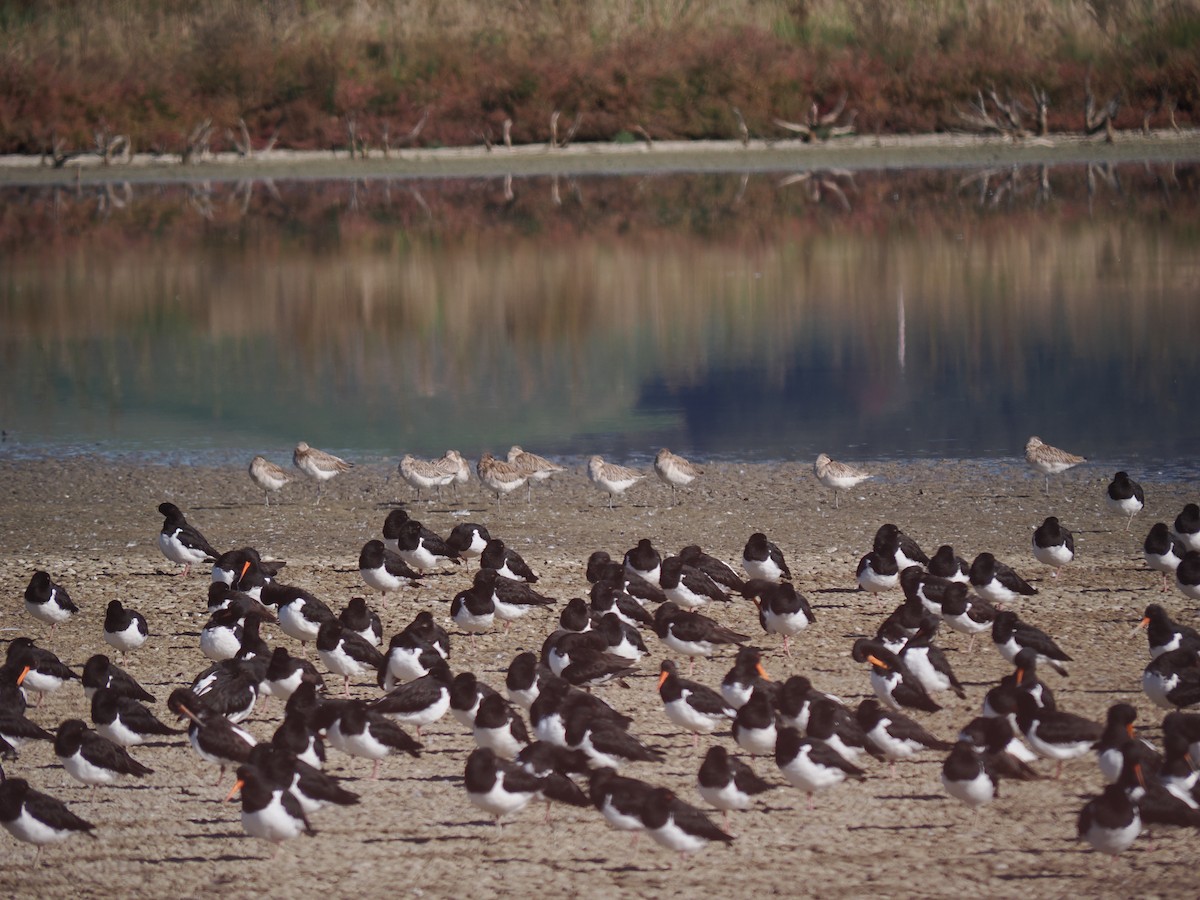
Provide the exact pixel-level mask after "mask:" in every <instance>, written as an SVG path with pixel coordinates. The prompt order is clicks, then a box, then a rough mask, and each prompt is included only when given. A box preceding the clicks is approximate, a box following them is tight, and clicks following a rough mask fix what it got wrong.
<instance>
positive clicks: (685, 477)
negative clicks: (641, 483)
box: [654, 447, 704, 506]
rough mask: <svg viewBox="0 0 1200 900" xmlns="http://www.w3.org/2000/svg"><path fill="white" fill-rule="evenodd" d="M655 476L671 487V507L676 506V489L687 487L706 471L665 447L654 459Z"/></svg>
mask: <svg viewBox="0 0 1200 900" xmlns="http://www.w3.org/2000/svg"><path fill="white" fill-rule="evenodd" d="M654 474H655V475H657V476H658V478H659V480H660V481H662V482H663V483H664V484H669V485H670V486H671V505H672V506H674V505H675V489H676V488H681V487H687V486H688V485H689V484H691V483H692V482H693V481H695V480H696V478H697V477H698V476H700V475H703V474H704V470H703V469H702V468H700V467H699V466H697V465H694V464H693V463H691V462H689V461H688V460H686V459H684V458H683V457H682V456H678V455H676V454H674V453H672V452H671V451H670V450H668V449H667V448H666V447H663V448H662V449H661V450H659V451H658V455H657V456H655V457H654Z"/></svg>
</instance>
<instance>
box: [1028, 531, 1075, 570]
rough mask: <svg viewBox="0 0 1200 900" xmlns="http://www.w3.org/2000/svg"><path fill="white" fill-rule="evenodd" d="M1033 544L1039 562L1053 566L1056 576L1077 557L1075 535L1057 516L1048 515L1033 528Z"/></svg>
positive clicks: (1035, 556) (1034, 554) (1034, 553)
mask: <svg viewBox="0 0 1200 900" xmlns="http://www.w3.org/2000/svg"><path fill="white" fill-rule="evenodd" d="M1031 546H1032V549H1033V556H1034V558H1035V559H1036V560H1037V561H1038V562H1040V563H1043V564H1044V565H1047V566H1051V567H1053V569H1054V577H1055V578H1057V577H1058V570H1059V569H1061V568H1062V567H1063V566H1065V565H1067V564H1068V563H1070V562H1071V561H1073V560H1074V559H1075V535H1073V534H1071V531H1070V529H1068V528H1066V527H1065V526H1064V525H1063V524H1062V523H1061V522H1059V521H1058V517H1057V516H1047V517H1046V519H1045V521H1044V522H1042V524H1041V525H1039V526H1038V527H1037V528H1035V529H1034V530H1033V541H1032V544H1031Z"/></svg>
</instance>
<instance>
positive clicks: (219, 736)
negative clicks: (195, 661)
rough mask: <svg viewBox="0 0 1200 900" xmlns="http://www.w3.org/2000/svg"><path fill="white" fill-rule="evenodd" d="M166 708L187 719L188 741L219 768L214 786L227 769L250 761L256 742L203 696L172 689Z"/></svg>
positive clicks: (202, 757) (207, 760)
mask: <svg viewBox="0 0 1200 900" xmlns="http://www.w3.org/2000/svg"><path fill="white" fill-rule="evenodd" d="M167 708H168V709H170V710H171V712H173V713H175V714H176V715H177V716H179V717H180V718H181V719H187V720H188V727H187V735H188V742H189V743H190V744H191V745H192V749H193V750H195V751H196V753H197V755H199V757H200V758H201V759H203V760H205V761H206V762H211V763H214V764H216V765H217V766H218V768H219V771H218V772H217V781H216V782H215V783H220V781H221V779H222V778H223V777H224V775H225V769H226V768H228V767H229V766H240V765H242V764H243V763H245V762H246V761H247V760H249V759H250V750H251V748H252V747H253V746H254V745H255V744H257V743H258V741H257V739H256V738H255V737H254V735H252V734H250V732H248V731H246V730H245V729H244V728H239V727H238V726H237V725H234V724H233V723H232V722H230V721H229V720H228V719H226V718H225V717H224V716H221V715H219V714H218V713H216V712H214V711H213V710H212V709H210V708H209V706H208V704H207V703H205V701H204V698H203V697H200V696H198V695H196V694H195V693H194V692H193V691H190V690H188V689H187V688H176V689H175V690H173V691H172V692H171V695H170V696H169V697H168V698H167Z"/></svg>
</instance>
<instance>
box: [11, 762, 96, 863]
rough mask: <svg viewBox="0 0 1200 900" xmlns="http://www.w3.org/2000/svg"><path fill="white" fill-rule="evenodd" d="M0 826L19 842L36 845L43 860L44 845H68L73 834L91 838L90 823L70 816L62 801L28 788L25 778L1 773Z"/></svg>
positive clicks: (38, 854) (72, 814)
mask: <svg viewBox="0 0 1200 900" xmlns="http://www.w3.org/2000/svg"><path fill="white" fill-rule="evenodd" d="M0 825H3V826H4V829H5V830H6V831H7V832H8V833H9V834H11V835H12V836H13V837H15V838H16V839H17V840H19V841H25V842H26V843H28V844H34V845H35V846H36V847H37V858H38V859H40V858H41V853H42V846H43V845H44V844H51V843H56V842H58V841H65V840H66V839H67V838H69V837H70V836H71V835H73V834H87V835H90V836H92V837H95V835H93V834H92V829H93V828H95V826H94V825H92V823H91V822H86V821H84V820H83V819H81V818H80V817H79V816H77V815H75V813H73V812H71V810H69V809H68V808H67V806H66V804H65V803H63V802H62V801H61V800H59V799H57V798H55V797H51V796H50V795H48V794H43V793H42V792H41V791H37V790H34V789H33V788H31V787H30V786H29V782H27V781H26V780H25V779H24V778H8V777H6V776H5V775H4V772H3V770H0Z"/></svg>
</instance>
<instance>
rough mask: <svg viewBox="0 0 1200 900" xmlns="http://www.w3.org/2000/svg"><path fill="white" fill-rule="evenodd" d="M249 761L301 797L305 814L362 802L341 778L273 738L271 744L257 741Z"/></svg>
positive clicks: (270, 778)
mask: <svg viewBox="0 0 1200 900" xmlns="http://www.w3.org/2000/svg"><path fill="white" fill-rule="evenodd" d="M248 764H249V765H251V766H255V767H256V768H258V770H259V771H260V772H262V773H263V774H264V775H266V776H267V780H268V781H269V782H271V783H272V784H274V785H276V786H278V787H282V788H284V790H286V791H288V792H289V793H290V794H291V795H292V796H293V797H295V798H296V799H297V800H299V801H300V808H301V809H302V810H304V812H305V814H306V815H307V814H309V813H314V812H317V810H319V809H322V808H324V807H325V806H328V805H330V804H335V805H337V806H354V805H355V804H357V803H358V801H359V796H358V794H356V793H354V792H353V791H348V790H346V789H345V788H344V787H342V786H341V784H340V783H339V782H338V779H336V778H334V777H333V776H332V775H329V774H326V773H325V772H322V771H321V769H320V768H318V767H316V766H313V765H310V764H309V763H307V762H305V761H304V760H302V759H300V758H299V757H298V756H296V754H294V753H292V752H291V751H289V750H286V749H284V748H282V747H281V746H279V745H278V744H276V743H275V740H274V739H272V740H271V742H270V743H260V744H255V745H254V748H253V749H251V751H250V761H249V763H248Z"/></svg>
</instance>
